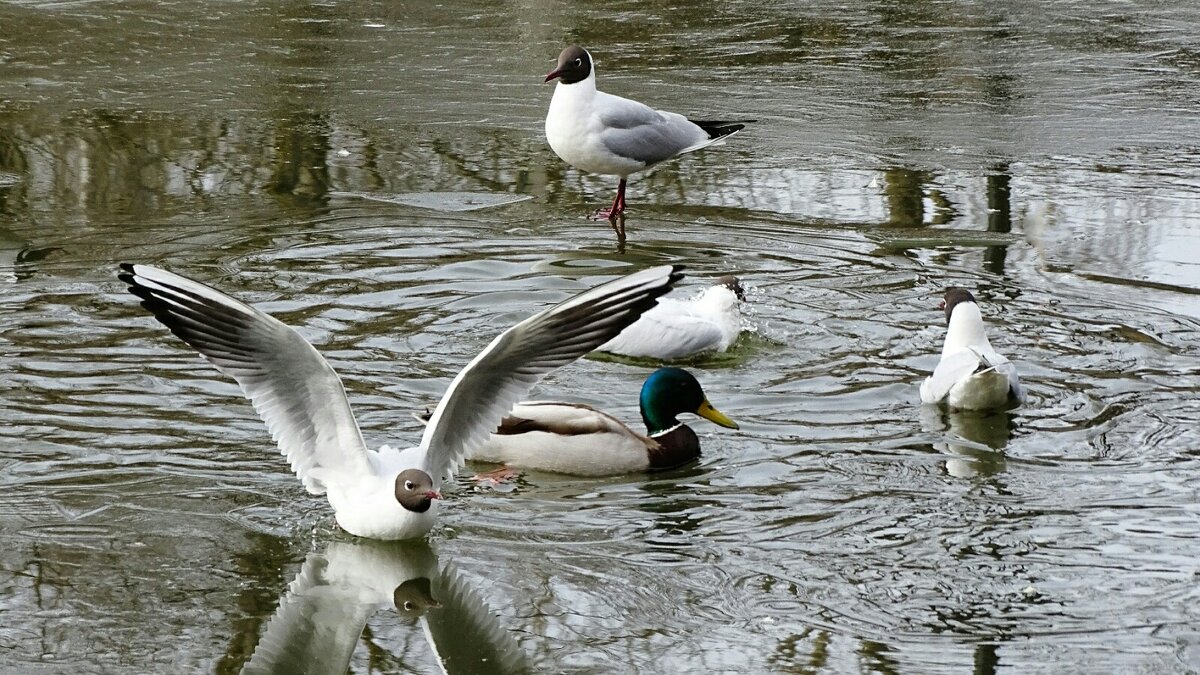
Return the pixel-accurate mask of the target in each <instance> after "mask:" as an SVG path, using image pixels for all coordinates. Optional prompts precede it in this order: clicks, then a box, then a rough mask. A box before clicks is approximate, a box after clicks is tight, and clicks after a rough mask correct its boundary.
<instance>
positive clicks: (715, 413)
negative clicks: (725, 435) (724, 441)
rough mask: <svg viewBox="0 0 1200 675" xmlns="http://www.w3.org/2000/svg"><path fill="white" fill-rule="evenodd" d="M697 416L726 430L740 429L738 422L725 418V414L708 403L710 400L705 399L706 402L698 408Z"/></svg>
mask: <svg viewBox="0 0 1200 675" xmlns="http://www.w3.org/2000/svg"><path fill="white" fill-rule="evenodd" d="M696 414H697V415H699V416H701V417H703V418H704V419H706V420H708V421H710V422H712V423H714V424H720V425H721V426H723V427H725V428H726V429H736V428H738V425H737V422H734V421H733V420H731V419H729V418H728V417H726V416H725V413H723V412H721V411H720V410H717V409H716V408H714V407H713V404H711V403H709V402H708V399H704V402H703V403H701V404H700V407H699V408H696Z"/></svg>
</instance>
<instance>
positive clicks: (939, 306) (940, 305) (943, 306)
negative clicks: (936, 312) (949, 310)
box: [938, 300, 946, 312]
mask: <svg viewBox="0 0 1200 675" xmlns="http://www.w3.org/2000/svg"><path fill="white" fill-rule="evenodd" d="M938 309H940V310H942V311H943V312H944V311H946V301H945V300H942V301H941V302H939V303H938Z"/></svg>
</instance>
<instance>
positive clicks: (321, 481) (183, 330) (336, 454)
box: [118, 263, 371, 494]
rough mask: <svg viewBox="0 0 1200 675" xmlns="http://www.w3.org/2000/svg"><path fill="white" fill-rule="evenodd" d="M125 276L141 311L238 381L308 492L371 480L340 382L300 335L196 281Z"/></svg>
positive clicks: (158, 274)
mask: <svg viewBox="0 0 1200 675" xmlns="http://www.w3.org/2000/svg"><path fill="white" fill-rule="evenodd" d="M121 270H122V271H121V273H120V274H119V275H118V277H119V278H120V279H121V281H124V282H125V283H126V284H129V292H130V293H133V294H134V295H136V296H137V297H139V298H141V299H142V306H143V307H145V308H146V309H148V310H149V311H150V312H151V313H152V314H154V316H155V318H157V319H158V320H159V321H160V322H161V323H162V324H163V325H164V326H166V327H167V328H169V329H170V330H171V332H172V333H174V334H175V335H177V336H178V337H179V338H180V339H181V340H183V341H184V342H186V343H188V344H189V345H191V346H192V348H193V349H195V350H196V351H198V352H200V355H201V356H203V357H204V358H205V359H207V360H208V362H209V363H211V364H213V366H215V367H216V368H217V370H219V371H221V372H222V373H225V374H226V375H229V376H230V377H232V378H233V379H235V380H237V383H238V384H239V385H241V387H242V392H243V393H244V394H245V395H246V398H248V399H250V402H251V403H253V404H254V409H255V410H256V411H258V414H259V416H260V417H262V420H263V422H266V424H267V429H268V430H270V432H271V437H272V438H273V439H274V440H275V442H276V443H278V444H279V450H280V451H281V452H282V453H283V454H284V455H286V456H287V458H288V461H289V462H290V463H291V465H292V470H293V471H295V472H296V475H297V476H299V477H300V480H302V481H304V487H306V488H308V491H309V492H311V493H313V494H322V493H324V492H325V481H327V480H329V479H331V478H333V479H336V478H339V477H343V476H344V477H347V478H353V477H358V476H365V475H369V474H370V473H371V461H370V458H369V457H368V456H367V448H366V445H365V444H364V443H363V438H362V433H361V432H360V431H359V430H358V424H357V423H355V421H354V414H353V413H352V412H350V403H349V401H347V400H346V391H345V390H344V389H343V388H342V382H341V380H339V379H338V376H337V373H335V372H333V368H331V367H330V366H329V363H327V362H326V361H325V359H324V358H322V357H321V355H320V354H318V353H317V350H316V349H313V346H312V345H310V344H309V343H308V342H307V341H306V340H305V339H304V338H303V337H301V336H300V334H299V333H297V332H296V331H294V330H292V329H291V328H288V327H287V326H285V325H284V324H283V323H281V322H280V321H278V320H277V319H274V318H272V317H270V316H268V315H267V314H265V313H263V312H260V311H259V310H257V309H254V308H253V307H251V306H249V305H247V304H245V303H243V302H239V301H238V300H235V299H233V298H231V297H229V296H228V295H225V294H224V293H222V292H220V291H218V290H216V289H215V288H212V287H211V286H206V285H204V284H202V283H200V282H198V281H193V280H191V279H188V278H186V277H182V276H179V275H178V274H172V273H171V272H167V271H164V270H160V269H158V268H156V267H150V266H147V265H131V264H129V263H122V264H121Z"/></svg>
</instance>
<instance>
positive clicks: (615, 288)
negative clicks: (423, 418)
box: [420, 265, 683, 484]
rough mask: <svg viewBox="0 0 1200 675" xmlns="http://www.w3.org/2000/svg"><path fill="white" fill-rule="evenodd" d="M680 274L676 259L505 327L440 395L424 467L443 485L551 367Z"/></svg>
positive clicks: (612, 328)
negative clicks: (447, 477) (672, 263)
mask: <svg viewBox="0 0 1200 675" xmlns="http://www.w3.org/2000/svg"><path fill="white" fill-rule="evenodd" d="M682 276H683V274H682V273H681V272H680V271H679V268H678V267H677V266H670V265H666V266H662V267H655V268H652V269H647V270H643V271H641V272H637V273H634V274H630V275H628V276H625V277H622V278H620V279H616V280H614V281H610V282H608V283H606V284H603V285H601V286H598V287H596V288H594V289H592V290H590V291H587V292H585V293H582V294H580V295H577V296H575V297H574V298H571V299H570V300H567V301H565V302H562V303H560V304H558V305H556V306H554V307H552V308H550V309H548V310H546V311H544V312H541V313H539V314H536V315H534V316H532V317H530V318H528V319H526V320H524V321H522V322H521V323H519V324H517V325H516V326H513V327H512V328H510V329H508V330H507V331H505V332H503V333H501V334H500V335H499V336H498V337H497V338H496V339H495V340H493V341H492V343H491V344H490V345H488V347H487V348H486V349H484V350H483V352H482V353H480V354H479V356H476V357H475V359H474V360H472V361H471V363H469V364H468V365H467V367H466V368H463V369H462V371H461V372H459V374H458V376H457V377H455V378H454V381H453V382H451V383H450V387H449V388H448V389H447V390H446V393H445V395H443V396H442V400H441V401H440V402H439V403H438V406H437V409H436V410H434V412H433V417H432V418H430V420H429V424H428V426H426V428H425V434H424V436H422V437H421V446H420V447H421V451H422V452H423V454H424V461H425V466H424V467H422V468H424V469H425V471H426V472H427V473H428V474H429V475H430V476H433V478H434V480H435V481H436V482H439V484H440V481H441V480H442V479H443V478H444V477H445V476H446V475H447V474H449V473H451V472H452V471H454V470H455V469H456V468H458V466H459V465H461V464H462V461H463V459H464V458H465V457H466V456H467V454H468V453H469V452H470V450H472V449H473V448H474V447H476V446H477V445H478V444H479V443H481V442H482V441H483V440H484V439H486V438H487V436H488V434H490V433H492V432H493V431H495V430H496V427H497V425H498V424H499V423H500V420H501V418H503V417H504V415H505V414H507V413H508V412H509V410H511V409H512V407H513V404H515V403H516V402H517V401H519V400H521V398H522V397H524V396H525V395H526V394H528V393H529V390H530V389H532V388H533V385H534V384H536V383H537V382H538V380H540V379H541V378H542V377H543V376H544V375H545V374H546V373H549V372H550V371H552V370H554V369H555V368H559V367H561V366H564V365H566V364H568V363H571V362H572V361H575V360H576V359H578V358H579V357H581V356H583V355H584V354H586V353H588V352H590V351H592V350H593V349H595V348H596V347H597V346H599V345H600V344H602V343H604V342H605V341H607V340H609V339H611V338H612V337H613V336H615V335H616V334H617V333H619V332H621V331H622V330H623V329H624V328H625V327H626V326H628V325H629V324H631V323H633V322H634V321H636V320H637V318H638V317H639V316H641V314H642V313H643V312H645V311H646V310H648V309H649V308H650V307H652V306H654V303H655V302H656V301H657V298H658V297H659V296H661V295H663V294H664V293H666V292H667V291H669V290H670V289H671V286H672V284H674V283H675V282H676V281H678V280H679V279H680V278H682Z"/></svg>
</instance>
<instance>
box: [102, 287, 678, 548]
mask: <svg viewBox="0 0 1200 675" xmlns="http://www.w3.org/2000/svg"><path fill="white" fill-rule="evenodd" d="M118 276H119V277H120V279H121V281H124V282H125V283H126V284H128V285H129V292H131V293H133V294H134V295H136V296H137V297H139V298H141V299H142V306H143V307H145V308H146V309H147V310H149V311H150V312H151V313H152V314H154V316H155V318H157V319H158V320H159V321H160V322H161V323H162V324H163V325H165V326H166V327H167V328H169V329H170V330H171V332H172V333H174V334H175V335H176V336H178V337H179V338H180V339H182V340H183V341H184V342H186V343H188V344H189V345H190V346H191V347H192V348H193V349H195V350H196V351H198V352H200V355H201V356H203V357H204V358H205V359H207V360H208V361H209V363H211V364H213V366H215V367H216V368H217V370H219V371H221V372H222V373H225V374H226V375H229V376H230V377H232V378H233V379H235V380H237V383H238V384H239V385H241V388H242V392H243V393H244V394H245V395H246V398H248V399H250V402H251V403H253V404H254V409H255V410H256V411H257V412H258V414H259V416H260V417H262V420H263V422H265V423H266V425H267V429H268V430H270V432H271V437H272V438H273V439H274V440H275V442H276V443H278V444H279V450H280V452H282V453H283V454H284V455H286V456H287V458H288V461H289V462H290V463H291V466H292V470H293V471H295V472H296V475H297V476H298V477H299V478H300V480H301V481H303V482H304V487H305V488H307V489H308V491H309V492H310V493H312V494H318V495H319V494H325V495H326V496H327V497H328V498H329V503H330V505H331V506H333V511H334V515H335V517H336V519H337V522H338V525H340V526H341V527H342V529H344V530H346V531H347V532H349V533H350V534H354V535H358V536H360V537H367V538H371V539H411V538H415V537H420V536H422V535H424V534H425V533H426V532H428V531H429V529H430V528H431V527H433V523H434V517H435V514H436V512H437V505H436V501H437V500H438V499H439V498H440V497H441V493H440V492H439V489H440V488H441V485H442V481H444V480H446V479H447V478H448V477H449V476H450V475H451V474H452V473H453V472H454V470H455V469H457V468H458V467H459V465H461V464H462V461H463V459H464V457H466V456H467V454H468V453H470V452H471V450H473V449H474V448H475V447H476V446H477V445H478V444H479V443H481V442H483V441H484V440H485V439H486V438H487V437H488V435H489V434H490V433H492V432H493V431H495V430H496V427H497V426H498V425H499V424H500V420H501V419H502V418H503V417H504V416H505V415H506V414H507V413H508V412H509V411H510V410H511V409H512V407H513V404H514V403H516V402H517V401H519V400H521V398H523V397H524V396H525V395H526V394H528V393H529V390H530V389H532V388H533V386H534V385H535V384H536V383H537V382H538V381H539V380H541V379H542V377H543V376H544V375H546V374H547V373H549V372H550V371H552V370H554V369H556V368H559V367H561V366H565V365H567V364H568V363H571V362H572V361H575V360H576V359H578V358H579V357H581V356H583V355H584V354H586V353H588V352H590V351H591V350H593V349H595V348H596V347H597V346H599V345H600V344H602V343H603V342H605V341H606V340H608V339H610V338H612V337H613V336H614V335H616V334H617V333H619V332H621V330H622V329H624V328H625V327H626V326H628V325H629V324H631V323H633V322H634V321H636V320H637V318H638V317H639V316H641V314H642V312H645V311H646V310H647V309H649V308H651V307H653V306H654V303H655V302H656V301H657V298H658V297H659V296H661V295H663V294H664V293H666V292H667V291H669V290H670V289H671V285H672V284H674V283H675V282H676V281H678V280H679V279H680V278H681V277H682V276H683V274H682V273H681V272H679V268H678V267H676V266H672V265H664V266H661V267H654V268H651V269H647V270H642V271H641V272H635V273H633V274H630V275H628V276H625V277H621V278H619V279H616V280H614V281H610V282H608V283H606V284H602V285H600V286H597V287H596V288H593V289H591V290H589V291H585V292H583V293H580V294H579V295H576V296H575V297H573V298H570V299H568V300H566V301H564V302H561V303H559V304H558V305H555V306H554V307H551V308H550V309H547V310H545V311H543V312H540V313H538V314H535V315H534V316H532V317H530V318H528V319H526V320H524V321H522V322H521V323H518V324H517V325H516V326H513V327H512V328H510V329H508V330H506V331H504V332H503V333H501V334H500V335H499V336H498V337H496V339H494V340H492V342H491V344H489V345H488V346H487V348H486V349H484V350H483V352H482V353H480V354H479V355H478V356H476V357H475V358H474V359H473V360H472V361H471V362H470V363H468V364H467V366H466V367H465V368H463V369H462V371H460V372H459V373H458V376H457V377H455V378H454V380H453V381H452V382H451V383H450V386H449V388H447V389H446V393H445V394H443V395H442V400H441V401H440V402H438V405H437V408H435V409H434V411H433V416H432V418H431V419H430V421H429V424H428V426H427V427H426V428H425V433H424V435H423V436H422V437H421V444H420V445H418V446H416V447H412V448H408V449H406V450H399V449H395V448H389V447H388V446H386V445H385V446H383V447H382V448H380V449H379V450H378V451H371V450H368V449H367V446H366V443H365V442H364V441H363V437H362V433H361V432H360V431H359V428H358V424H357V423H356V422H355V421H354V414H353V413H352V412H351V411H350V402H349V401H348V400H347V399H346V391H345V389H343V388H342V382H341V380H340V379H339V378H338V376H337V373H335V372H334V371H333V368H331V367H330V365H329V363H328V362H326V361H325V359H324V358H323V357H322V356H321V355H320V354H318V353H317V350H316V349H314V348H313V346H312V345H311V344H309V343H308V341H306V340H305V339H304V338H303V337H301V336H300V334H299V333H297V332H296V331H294V330H292V329H291V328H289V327H287V326H286V325H284V324H283V323H281V322H280V321H279V320H277V319H275V318H273V317H271V316H269V315H267V314H265V313H263V312H262V311H260V310H257V309H254V308H253V307H251V306H249V305H247V304H245V303H242V302H240V301H238V300H235V299H233V298H232V297H230V296H228V295H226V294H224V293H222V292H220V291H218V290H216V289H215V288H212V287H211V286H206V285H204V284H202V283H200V282H197V281H193V280H191V279H188V278H186V277H182V276H179V275H178V274H173V273H171V272H167V271H164V270H160V269H158V268H155V267H150V266H147V265H131V264H128V263H123V264H122V265H121V273H120V274H119V275H118Z"/></svg>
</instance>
